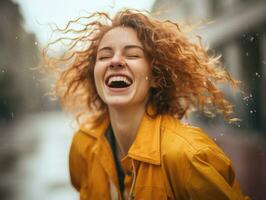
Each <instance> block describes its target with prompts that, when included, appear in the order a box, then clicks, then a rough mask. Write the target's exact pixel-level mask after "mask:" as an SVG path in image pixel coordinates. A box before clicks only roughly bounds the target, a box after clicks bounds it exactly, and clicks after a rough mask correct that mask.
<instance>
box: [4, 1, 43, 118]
mask: <svg viewBox="0 0 266 200" xmlns="http://www.w3.org/2000/svg"><path fill="white" fill-rule="evenodd" d="M38 62H39V49H38V42H37V41H36V38H35V35H34V34H32V33H29V32H27V31H26V30H25V29H24V27H23V17H22V15H21V13H20V10H19V7H18V5H17V4H16V3H13V1H11V0H1V1H0V123H4V122H5V121H8V120H12V119H14V118H16V117H17V116H19V115H21V114H23V113H30V112H34V111H36V110H40V109H41V108H42V106H43V103H44V98H45V97H44V91H43V85H42V82H41V80H40V75H39V73H38V71H37V70H33V69H34V68H36V67H37V65H38Z"/></svg>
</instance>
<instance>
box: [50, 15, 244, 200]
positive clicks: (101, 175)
mask: <svg viewBox="0 0 266 200" xmlns="http://www.w3.org/2000/svg"><path fill="white" fill-rule="evenodd" d="M84 20H89V22H87V23H84ZM74 23H77V24H78V25H80V26H83V27H84V28H81V29H80V30H74V29H73V28H72V27H71V26H72V25H73V24H74ZM61 32H63V33H68V32H72V33H73V34H79V36H78V37H74V38H72V39H70V38H69V41H70V43H68V45H69V48H68V50H67V51H66V53H65V54H64V55H63V56H62V57H61V58H59V59H58V60H56V61H57V62H52V65H53V67H56V68H58V67H61V66H64V67H66V68H64V70H63V71H61V73H60V76H59V79H58V82H57V84H56V88H55V89H56V90H55V91H56V92H57V95H59V97H61V100H62V104H63V105H64V106H65V108H67V109H71V111H74V112H75V114H76V116H77V118H78V119H80V120H78V121H79V122H80V123H79V124H80V127H79V129H78V131H77V132H76V133H75V135H74V137H73V141H72V145H71V149H70V160H69V165H70V176H71V182H72V184H73V186H74V187H75V188H76V189H77V191H78V192H79V193H80V199H81V200H88V199H94V200H97V199H101V200H105V199H145V200H156V199H177V200H190V199H193V200H214V199H215V200H226V199H230V200H236V199H248V198H247V197H244V196H243V194H242V193H241V190H240V188H239V185H238V183H237V181H236V179H235V173H234V170H233V168H232V164H231V161H230V160H229V159H228V157H227V156H226V155H225V154H224V153H223V151H222V150H221V149H220V148H219V147H218V146H217V145H216V144H215V142H214V141H213V140H212V139H210V138H209V137H208V136H207V135H206V134H205V133H204V132H203V131H202V130H201V129H200V128H196V127H192V126H189V125H185V124H183V123H182V122H181V121H180V120H181V119H182V117H183V116H184V115H185V114H186V113H187V112H188V111H190V110H192V109H193V110H195V109H196V108H198V109H199V110H201V111H203V112H204V113H206V114H207V113H212V112H213V111H217V112H219V113H222V115H224V117H225V119H227V120H230V114H231V113H232V106H231V104H230V103H229V102H228V101H226V100H225V99H224V97H223V93H222V91H220V90H219V89H218V88H217V84H218V83H228V84H229V85H231V86H236V85H237V81H235V80H234V79H232V78H231V77H230V75H229V74H228V73H227V72H225V71H224V70H223V68H222V65H221V64H220V62H219V60H218V58H216V57H210V56H208V54H207V49H206V48H204V47H203V46H202V45H201V44H200V43H193V42H191V41H190V38H188V36H187V35H188V33H187V32H184V31H183V29H182V28H181V27H180V26H179V25H178V24H176V23H172V22H170V21H165V22H161V21H158V20H156V19H152V18H151V17H149V16H147V15H146V14H144V13H141V12H138V11H132V10H123V11H120V12H118V13H117V14H116V15H115V16H114V18H110V17H109V16H108V15H106V14H105V13H95V14H93V15H92V16H89V17H84V18H80V19H78V20H76V21H72V22H70V23H69V24H68V26H67V27H66V29H64V30H61ZM190 35H191V34H190ZM62 40H64V38H61V39H59V40H57V41H56V42H60V41H62ZM52 44H53V43H51V44H50V45H52ZM82 45H83V46H82ZM76 47H77V48H79V49H78V50H77V49H76V50H75V48H76ZM81 48H83V49H81ZM50 61H51V60H50ZM49 64H51V63H49ZM213 108H214V109H213Z"/></svg>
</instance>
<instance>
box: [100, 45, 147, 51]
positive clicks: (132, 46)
mask: <svg viewBox="0 0 266 200" xmlns="http://www.w3.org/2000/svg"><path fill="white" fill-rule="evenodd" d="M124 48H125V49H132V48H138V49H141V50H142V51H144V48H143V47H142V46H139V45H126V46H125V47H124ZM103 50H112V48H111V47H108V46H107V47H102V48H100V49H99V50H98V52H100V51H103Z"/></svg>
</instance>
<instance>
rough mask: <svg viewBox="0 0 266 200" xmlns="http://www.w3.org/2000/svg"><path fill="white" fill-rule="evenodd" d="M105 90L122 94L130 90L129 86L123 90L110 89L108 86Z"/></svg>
mask: <svg viewBox="0 0 266 200" xmlns="http://www.w3.org/2000/svg"><path fill="white" fill-rule="evenodd" d="M107 88H108V90H110V91H111V92H114V93H122V92H126V91H127V90H128V89H129V88H130V86H128V87H125V88H111V87H108V86H107Z"/></svg>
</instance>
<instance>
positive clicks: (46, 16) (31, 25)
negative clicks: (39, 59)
mask: <svg viewBox="0 0 266 200" xmlns="http://www.w3.org/2000/svg"><path fill="white" fill-rule="evenodd" d="M13 1H14V2H17V3H18V4H19V5H20V9H21V12H22V15H23V17H24V21H25V28H26V29H27V30H28V31H32V32H34V33H35V34H36V36H37V39H38V41H39V42H40V45H44V44H46V43H47V41H48V39H49V37H50V35H51V30H50V29H49V26H48V24H49V23H56V24H57V25H58V26H59V27H62V26H64V25H65V24H66V23H67V22H68V21H69V20H70V19H74V18H77V17H79V16H81V15H84V14H85V11H86V12H93V11H105V12H108V13H111V14H112V13H115V12H116V11H117V10H119V9H121V8H124V7H127V8H136V9H145V10H150V9H151V7H152V4H153V3H154V0H13Z"/></svg>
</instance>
